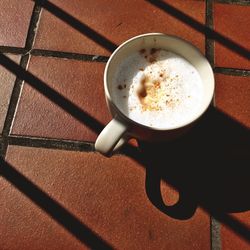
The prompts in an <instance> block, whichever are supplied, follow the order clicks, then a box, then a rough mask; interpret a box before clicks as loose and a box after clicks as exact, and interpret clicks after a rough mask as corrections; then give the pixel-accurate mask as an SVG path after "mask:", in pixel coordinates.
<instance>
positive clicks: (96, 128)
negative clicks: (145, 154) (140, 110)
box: [0, 54, 104, 133]
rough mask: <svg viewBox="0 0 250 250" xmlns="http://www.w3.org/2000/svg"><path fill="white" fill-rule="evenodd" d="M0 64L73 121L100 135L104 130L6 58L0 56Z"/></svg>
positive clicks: (72, 104) (73, 105) (51, 89)
mask: <svg viewBox="0 0 250 250" xmlns="http://www.w3.org/2000/svg"><path fill="white" fill-rule="evenodd" d="M0 63H1V64H2V65H3V66H4V67H5V68H6V69H8V70H9V71H10V72H12V73H13V74H15V75H16V76H17V77H18V78H20V79H23V80H24V81H26V82H27V83H28V84H29V85H30V86H32V87H33V88H34V89H36V90H37V91H39V92H40V93H42V94H43V95H44V96H46V97H47V98H48V99H49V100H50V101H52V102H53V103H55V104H57V105H58V106H59V107H61V108H63V109H64V110H65V111H66V112H68V113H69V114H70V115H71V116H73V117H74V118H75V119H77V120H78V121H80V122H82V123H84V124H85V125H87V126H88V127H89V128H90V129H91V130H92V131H95V132H96V133H100V132H101V130H102V129H103V128H104V126H103V125H102V124H101V123H100V122H98V121H97V120H96V119H94V118H93V117H92V116H91V115H89V114H88V113H87V112H85V111H84V110H82V109H81V108H79V107H78V106H76V105H75V104H74V103H73V102H71V101H70V100H68V99H67V98H65V97H64V96H62V95H61V94H60V93H58V92H57V91H55V90H54V89H53V88H51V87H50V86H48V85H47V84H46V83H45V82H43V81H42V80H40V79H39V78H38V77H36V76H34V75H33V74H31V73H30V72H28V71H26V70H24V69H23V68H22V67H20V66H19V65H18V64H17V63H15V62H13V61H12V60H11V59H9V58H8V57H7V56H5V55H3V54H0Z"/></svg>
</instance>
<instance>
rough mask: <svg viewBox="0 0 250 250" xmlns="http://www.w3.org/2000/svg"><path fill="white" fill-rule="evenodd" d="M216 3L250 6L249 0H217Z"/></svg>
mask: <svg viewBox="0 0 250 250" xmlns="http://www.w3.org/2000/svg"><path fill="white" fill-rule="evenodd" d="M215 2H216V3H224V4H237V5H243V6H250V1H249V0H215Z"/></svg>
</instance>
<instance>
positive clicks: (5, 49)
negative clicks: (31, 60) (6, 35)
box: [0, 46, 28, 55]
mask: <svg viewBox="0 0 250 250" xmlns="http://www.w3.org/2000/svg"><path fill="white" fill-rule="evenodd" d="M27 52H28V50H27V49H25V48H18V47H11V46H0V53H6V54H8V53H10V54H14V55H24V54H26V53H27Z"/></svg>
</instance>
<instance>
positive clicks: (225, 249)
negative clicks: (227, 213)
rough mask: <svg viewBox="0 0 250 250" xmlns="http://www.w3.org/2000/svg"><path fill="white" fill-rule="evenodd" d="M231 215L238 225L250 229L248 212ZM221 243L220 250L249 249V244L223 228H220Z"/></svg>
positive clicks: (249, 214) (249, 213)
mask: <svg viewBox="0 0 250 250" xmlns="http://www.w3.org/2000/svg"><path fill="white" fill-rule="evenodd" d="M231 215H232V217H233V218H234V219H236V220H237V221H239V222H240V223H242V224H244V225H245V226H247V227H248V228H250V212H244V213H235V214H231ZM221 241H222V250H234V249H240V250H248V249H249V243H248V242H247V241H246V240H244V239H243V238H242V237H240V236H239V235H236V234H235V233H233V232H232V231H231V230H230V229H228V228H226V227H225V226H222V228H221Z"/></svg>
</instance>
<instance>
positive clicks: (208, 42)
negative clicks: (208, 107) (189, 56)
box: [205, 0, 216, 107]
mask: <svg viewBox="0 0 250 250" xmlns="http://www.w3.org/2000/svg"><path fill="white" fill-rule="evenodd" d="M205 24H206V27H207V28H209V29H212V30H213V28H214V20H213V0H206V20H205ZM205 53H206V57H207V59H208V61H209V62H210V64H211V66H212V68H214V58H215V56H214V40H213V39H211V38H209V36H208V34H207V33H205ZM212 105H213V106H214V107H215V106H216V101H215V94H214V96H213V101H212Z"/></svg>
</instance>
